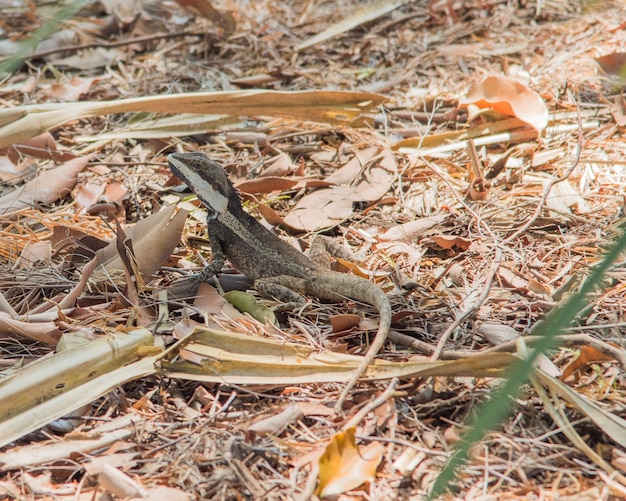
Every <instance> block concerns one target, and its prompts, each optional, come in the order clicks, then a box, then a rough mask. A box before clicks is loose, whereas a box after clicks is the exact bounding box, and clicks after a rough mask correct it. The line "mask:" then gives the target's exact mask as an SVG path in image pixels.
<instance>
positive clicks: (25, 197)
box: [0, 155, 91, 213]
mask: <svg viewBox="0 0 626 501" xmlns="http://www.w3.org/2000/svg"><path fill="white" fill-rule="evenodd" d="M90 158H91V155H89V156H86V157H79V158H75V159H73V160H70V161H69V162H66V163H65V164H63V165H60V166H58V167H55V168H54V169H50V170H47V171H44V172H42V173H41V174H39V175H38V176H37V177H36V178H35V179H33V180H32V181H29V182H28V183H26V184H25V185H24V186H21V187H19V188H17V189H15V190H13V191H12V192H10V193H7V194H6V195H4V196H2V197H0V213H2V212H8V211H10V210H16V209H21V208H24V207H32V206H33V205H34V204H36V203H43V204H50V203H52V202H55V201H57V200H58V199H59V198H61V197H63V196H65V195H67V194H68V193H69V192H70V191H71V190H72V188H73V187H74V185H75V184H76V179H77V176H78V173H79V172H80V171H82V170H83V169H84V168H85V166H86V165H87V162H89V159H90Z"/></svg>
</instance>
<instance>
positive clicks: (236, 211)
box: [167, 153, 391, 412]
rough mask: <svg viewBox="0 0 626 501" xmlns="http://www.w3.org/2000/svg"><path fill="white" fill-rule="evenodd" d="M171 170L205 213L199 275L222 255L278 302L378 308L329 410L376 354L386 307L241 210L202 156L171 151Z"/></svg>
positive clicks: (371, 287) (362, 284) (370, 290)
mask: <svg viewBox="0 0 626 501" xmlns="http://www.w3.org/2000/svg"><path fill="white" fill-rule="evenodd" d="M167 159H168V163H169V166H170V169H171V171H172V172H173V173H174V174H175V175H176V176H177V177H178V178H180V179H181V180H182V181H184V182H185V183H186V184H187V185H188V186H189V187H190V188H191V189H192V190H193V191H194V193H195V194H196V195H197V196H198V198H199V199H200V201H201V202H202V203H203V204H204V205H205V206H206V208H207V210H208V211H209V216H208V218H207V227H208V233H209V239H210V241H211V249H212V251H213V261H212V262H211V264H209V265H208V266H207V267H206V268H205V270H204V271H203V272H202V274H201V277H202V279H208V278H210V277H212V276H213V275H215V274H216V273H217V272H219V271H220V269H221V268H222V266H223V264H224V259H225V257H226V258H228V260H229V261H230V262H231V263H232V264H233V266H234V267H235V268H237V269H238V270H239V271H240V272H242V273H243V274H245V275H247V276H248V277H250V278H251V279H252V280H254V286H255V288H256V289H257V290H258V291H259V292H261V293H263V294H266V295H269V296H273V297H276V298H278V299H280V300H283V301H295V302H301V301H302V300H303V298H302V296H300V295H299V294H307V295H311V296H316V297H318V298H320V299H327V300H331V301H343V300H344V299H346V298H352V299H355V300H357V301H361V302H363V303H367V304H370V305H371V306H373V307H374V308H376V309H377V310H378V313H379V316H380V320H379V326H378V331H377V332H376V337H375V338H374V341H373V342H372V344H371V346H370V348H369V350H368V351H367V353H366V354H365V356H364V357H363V361H362V362H361V364H360V365H359V367H358V368H357V369H356V370H355V371H354V373H353V375H352V377H351V378H350V380H349V381H348V384H347V386H346V388H345V389H344V391H343V392H342V394H341V396H340V398H339V400H338V401H337V404H336V405H335V411H336V412H340V411H341V409H342V406H343V402H344V401H345V399H346V397H347V396H348V394H349V392H350V391H351V390H352V388H353V387H354V385H355V384H356V383H357V381H358V380H359V378H360V377H361V376H362V375H363V374H364V373H365V371H366V370H367V367H368V365H369V364H370V363H372V361H373V360H374V357H375V356H376V354H377V353H378V352H379V351H380V349H381V348H382V346H383V344H384V343H385V340H386V339H387V335H388V333H389V327H390V325H391V305H390V304H389V299H388V298H387V296H386V295H385V293H384V292H383V291H382V290H381V289H380V288H379V287H378V286H376V285H375V284H373V283H371V282H369V281H367V280H365V279H363V278H360V277H356V276H354V275H347V274H345V273H338V272H335V271H330V270H327V269H326V268H325V267H323V266H322V265H320V264H318V263H317V262H315V261H312V260H311V259H309V258H308V257H307V256H305V255H304V254H302V253H301V252H299V251H298V250H296V249H295V248H293V247H292V246H291V245H289V244H288V243H286V242H284V241H283V240H281V239H280V238H279V237H277V236H276V235H274V234H273V233H271V232H270V231H269V230H268V229H266V228H265V227H264V226H263V225H261V224H260V223H259V222H258V221H257V220H256V219H255V218H254V217H252V216H251V215H250V214H248V213H247V212H246V211H244V210H243V207H242V206H241V199H240V198H239V194H238V193H237V190H236V189H235V187H234V186H233V184H232V183H231V181H230V179H229V178H228V176H227V175H226V172H225V171H224V169H223V168H222V166H221V165H219V164H218V163H217V162H214V161H213V160H211V159H209V158H208V157H207V156H206V155H204V154H202V153H172V154H171V155H169V156H168V158H167Z"/></svg>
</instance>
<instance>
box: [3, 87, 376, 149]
mask: <svg viewBox="0 0 626 501" xmlns="http://www.w3.org/2000/svg"><path fill="white" fill-rule="evenodd" d="M386 100H387V99H386V98H384V97H383V96H379V95H377V94H371V93H366V92H344V91H327V90H324V91H298V92H288V91H267V90H245V91H227V92H194V93H188V94H171V95H161V96H147V97H137V98H131V99H118V100H116V101H82V102H77V103H67V104H64V105H63V106H60V105H59V104H58V103H49V104H41V105H39V104H38V105H31V106H18V107H15V108H7V109H0V148H3V147H5V146H10V145H12V144H14V143H16V142H18V141H24V140H26V139H28V138H30V137H32V136H34V135H36V134H40V133H41V131H45V130H49V129H52V128H54V127H58V126H60V125H62V124H64V123H65V122H67V121H69V120H78V119H80V118H84V117H89V116H94V115H95V116H100V115H106V114H112V113H126V112H147V113H174V114H180V113H195V114H197V115H198V116H200V119H201V118H202V117H201V115H202V114H221V115H234V116H258V115H262V116H276V117H286V118H292V119H295V120H307V121H317V122H322V123H331V124H344V125H345V124H350V125H351V126H359V125H363V124H366V123H370V122H371V117H370V116H367V115H366V114H367V113H370V114H371V113H372V112H375V111H376V110H377V107H378V106H379V105H380V104H382V103H384V102H385V101H386ZM171 118H173V122H174V123H175V122H176V120H178V119H179V117H171ZM197 119H198V118H197V117H196V120H197ZM159 120H160V121H164V120H165V119H163V118H159ZM202 131H203V132H204V131H206V127H202ZM189 133H190V132H189V131H188V130H187V131H185V132H184V134H189ZM165 134H166V137H171V135H172V132H171V131H169V130H168V131H167V132H166V133H165ZM104 137H107V136H106V135H99V136H98V138H99V140H100V139H102V138H104ZM131 137H133V138H136V137H137V135H136V133H135V132H132V133H131Z"/></svg>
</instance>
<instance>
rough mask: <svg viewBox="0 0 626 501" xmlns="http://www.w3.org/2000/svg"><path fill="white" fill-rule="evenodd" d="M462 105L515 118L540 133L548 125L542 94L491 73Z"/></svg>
mask: <svg viewBox="0 0 626 501" xmlns="http://www.w3.org/2000/svg"><path fill="white" fill-rule="evenodd" d="M460 104H461V106H467V105H468V104H473V105H475V106H478V107H479V108H491V109H494V110H496V111H499V112H500V113H504V114H505V115H509V116H513V117H517V118H519V119H520V120H522V121H523V122H526V123H527V124H529V125H531V126H532V127H533V128H535V129H537V131H538V132H541V131H542V130H543V129H545V128H546V125H548V108H547V106H546V103H545V102H544V101H543V99H542V98H541V96H540V95H539V94H537V93H536V92H535V91H533V90H531V89H529V88H528V87H526V86H525V85H522V84H521V83H519V82H518V81H517V80H513V79H512V78H506V77H499V76H491V77H487V78H486V79H485V80H483V82H482V83H481V84H480V85H478V86H476V87H474V88H473V89H472V90H470V91H469V94H468V95H467V97H466V98H464V99H462V100H461V102H460Z"/></svg>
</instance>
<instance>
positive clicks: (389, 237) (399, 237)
mask: <svg viewBox="0 0 626 501" xmlns="http://www.w3.org/2000/svg"><path fill="white" fill-rule="evenodd" d="M447 217H448V216H445V215H443V216H431V217H423V218H420V219H416V220H415V221H409V222H408V223H403V224H399V225H396V226H392V227H391V228H389V229H388V230H387V231H385V232H384V233H382V234H381V235H379V236H378V239H379V240H382V241H387V242H397V241H401V242H411V241H412V240H413V239H415V238H416V237H417V236H423V234H424V232H426V231H427V230H430V229H431V228H434V227H435V226H437V225H438V224H440V223H443V222H444V221H445V220H446V218H447Z"/></svg>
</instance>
